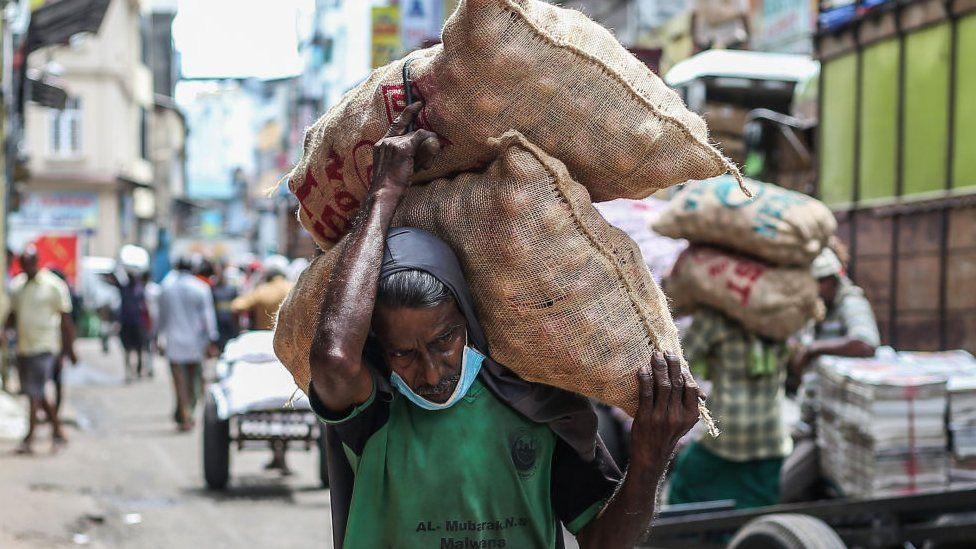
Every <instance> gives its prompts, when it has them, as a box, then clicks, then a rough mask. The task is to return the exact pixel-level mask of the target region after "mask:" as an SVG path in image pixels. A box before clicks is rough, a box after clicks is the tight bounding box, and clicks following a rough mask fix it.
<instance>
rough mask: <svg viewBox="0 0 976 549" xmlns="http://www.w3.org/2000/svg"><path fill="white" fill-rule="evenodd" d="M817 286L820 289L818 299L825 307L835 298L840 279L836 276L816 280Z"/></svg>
mask: <svg viewBox="0 0 976 549" xmlns="http://www.w3.org/2000/svg"><path fill="white" fill-rule="evenodd" d="M817 285H818V286H819V287H820V288H819V291H820V299H822V300H824V303H826V304H827V305H832V304H833V303H834V299H836V298H837V287H838V286H839V285H840V279H839V278H837V277H836V276H825V277H823V278H818V279H817Z"/></svg>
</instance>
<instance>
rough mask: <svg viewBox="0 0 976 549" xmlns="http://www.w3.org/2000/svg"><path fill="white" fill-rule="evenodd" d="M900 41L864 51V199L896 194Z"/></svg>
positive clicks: (875, 46) (880, 44)
mask: <svg viewBox="0 0 976 549" xmlns="http://www.w3.org/2000/svg"><path fill="white" fill-rule="evenodd" d="M899 50H900V48H899V42H898V40H886V41H884V42H880V43H878V44H875V45H872V46H870V47H868V48H865V49H864V52H863V54H862V55H864V59H863V61H862V70H863V71H864V72H863V74H862V76H861V78H862V81H861V116H860V119H861V136H860V143H861V162H860V165H859V166H858V169H859V170H860V173H859V177H860V186H861V190H860V197H861V199H871V198H886V197H889V196H892V195H894V194H895V179H896V175H895V174H896V170H897V164H896V154H897V152H898V55H899Z"/></svg>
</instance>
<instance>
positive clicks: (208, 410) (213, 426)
mask: <svg viewBox="0 0 976 549" xmlns="http://www.w3.org/2000/svg"><path fill="white" fill-rule="evenodd" d="M203 478H204V480H206V481H207V487H208V488H210V489H211V490H223V489H224V488H226V487H227V481H228V480H229V479H230V422H229V421H228V420H226V419H224V420H221V419H220V418H218V417H217V402H216V401H215V400H214V397H213V395H211V394H209V393H208V394H207V404H206V406H205V407H204V409H203Z"/></svg>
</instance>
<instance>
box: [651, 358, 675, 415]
mask: <svg viewBox="0 0 976 549" xmlns="http://www.w3.org/2000/svg"><path fill="white" fill-rule="evenodd" d="M651 370H652V371H653V374H654V401H655V402H656V403H657V405H658V406H657V407H658V408H662V410H664V409H667V406H668V405H667V402H668V400H669V399H670V398H671V380H670V379H668V364H667V362H665V361H664V354H663V353H661V352H660V351H654V354H653V355H651Z"/></svg>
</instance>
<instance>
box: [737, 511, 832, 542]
mask: <svg viewBox="0 0 976 549" xmlns="http://www.w3.org/2000/svg"><path fill="white" fill-rule="evenodd" d="M846 548H847V545H844V542H843V541H842V540H841V539H840V536H838V535H837V532H834V530H833V528H831V527H830V526H829V525H827V523H825V522H824V521H822V520H820V519H818V518H816V517H811V516H809V515H800V514H792V513H783V514H778V515H766V516H764V517H759V518H756V519H753V520H751V521H749V522H748V523H746V525H745V526H743V527H742V528H740V529H739V531H738V532H736V534H735V537H733V538H732V541H731V542H729V545H728V549H846Z"/></svg>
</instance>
